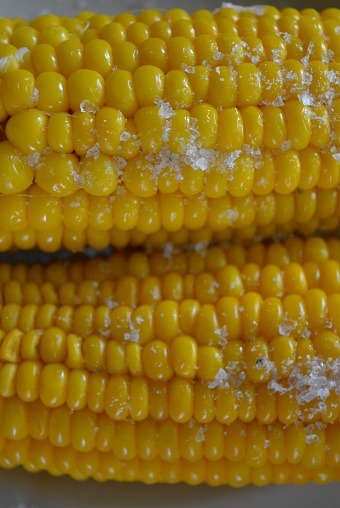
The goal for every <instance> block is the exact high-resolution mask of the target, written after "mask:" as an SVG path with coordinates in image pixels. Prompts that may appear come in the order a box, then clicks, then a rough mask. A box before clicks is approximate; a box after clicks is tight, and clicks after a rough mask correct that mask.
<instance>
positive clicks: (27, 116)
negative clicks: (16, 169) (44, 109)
mask: <svg viewBox="0 0 340 508" xmlns="http://www.w3.org/2000/svg"><path fill="white" fill-rule="evenodd" d="M47 126H48V117H47V115H46V114H44V113H41V112H40V111H39V110H38V109H35V108H34V109H33V108H32V109H27V110H25V111H21V112H20V113H18V114H16V115H14V116H12V117H11V118H10V119H9V120H8V122H7V124H6V136H7V139H8V141H9V142H10V143H11V144H12V145H13V146H15V148H18V149H19V150H21V151H22V152H24V153H25V154H28V155H33V154H34V153H36V152H37V153H42V152H43V151H44V150H45V148H46V147H47V135H46V134H47Z"/></svg>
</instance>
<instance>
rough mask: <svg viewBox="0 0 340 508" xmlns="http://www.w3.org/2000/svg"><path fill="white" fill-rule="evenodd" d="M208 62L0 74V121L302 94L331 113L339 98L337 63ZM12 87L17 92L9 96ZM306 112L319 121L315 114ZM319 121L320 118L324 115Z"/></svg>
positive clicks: (129, 113) (266, 100)
mask: <svg viewBox="0 0 340 508" xmlns="http://www.w3.org/2000/svg"><path fill="white" fill-rule="evenodd" d="M174 41H176V39H174ZM97 42H99V41H97ZM101 42H103V41H101ZM240 42H241V41H240ZM89 46H90V44H89V45H88V46H87V47H89ZM240 47H241V48H242V46H240ZM38 48H39V46H37V48H36V49H38ZM7 50H8V48H7ZM14 50H15V48H14ZM216 51H217V48H216ZM14 54H16V53H14ZM217 54H219V53H217ZM0 55H1V46H0ZM4 58H6V57H4ZM7 58H9V57H7ZM13 58H14V57H13ZM211 59H212V60H213V61H214V68H213V69H208V68H207V67H205V66H204V65H203V66H202V65H201V62H197V63H198V65H197V64H196V65H195V62H194V65H193V66H191V67H190V72H188V70H187V71H183V69H182V68H181V67H180V66H179V67H176V68H171V69H170V70H169V71H165V72H163V70H162V69H160V68H158V67H157V66H156V65H152V64H151V62H150V63H147V64H145V63H144V62H143V65H141V66H140V67H138V68H137V69H136V71H135V72H134V74H132V73H131V72H129V71H127V70H124V69H116V68H114V69H113V72H112V66H108V68H107V72H105V74H104V77H103V76H102V75H101V74H100V73H99V72H97V70H95V68H88V66H86V65H85V67H84V68H81V67H80V68H77V69H75V70H74V71H73V72H71V73H69V75H68V76H66V77H67V79H66V77H65V76H64V75H63V74H62V73H60V72H56V71H55V72H52V71H51V70H50V71H48V70H45V71H44V72H41V73H40V74H39V75H38V76H37V77H36V78H35V76H34V73H33V72H30V71H29V70H27V69H9V70H10V71H11V72H9V70H8V71H7V73H6V74H4V73H2V74H1V73H0V77H2V78H3V79H2V84H1V97H2V101H1V116H0V118H1V120H2V121H3V120H5V119H6V118H7V115H10V116H12V115H15V114H16V113H18V112H20V111H23V110H26V109H28V108H29V107H30V108H32V107H34V106H36V107H37V108H38V109H39V110H40V111H43V112H47V113H50V114H53V113H58V112H59V113H60V112H68V111H69V109H70V108H71V109H72V110H73V111H74V112H78V111H79V110H80V109H81V110H85V111H87V112H88V113H91V112H94V111H93V110H96V109H97V108H101V107H102V106H103V105H104V103H105V104H106V105H107V106H111V107H113V108H116V109H119V110H120V111H121V113H123V114H124V115H125V117H126V118H130V117H133V116H134V115H135V113H136V111H137V110H138V106H139V107H145V106H154V104H155V103H157V101H161V100H165V101H166V102H168V103H169V104H170V106H171V108H173V109H174V110H178V109H190V108H191V106H192V105H193V103H197V102H202V101H208V102H209V103H211V105H212V106H214V107H216V108H217V109H218V110H219V109H224V108H230V107H233V106H239V107H246V106H258V105H260V104H266V105H270V104H273V105H278V103H282V102H283V100H285V101H286V100H289V99H290V100H291V99H298V98H299V97H300V94H302V93H303V92H307V91H308V93H309V94H312V96H313V97H314V99H315V100H316V104H319V106H320V105H321V104H324V105H326V106H329V109H330V110H332V109H333V102H334V99H336V97H338V96H339V79H338V78H339V74H340V63H339V62H331V63H329V65H326V63H324V62H320V61H318V60H314V59H312V58H311V61H310V63H309V64H308V69H307V68H306V67H305V66H304V65H303V64H302V63H301V62H299V61H298V60H296V59H289V60H287V61H285V62H284V64H283V65H282V67H281V66H280V65H279V64H278V63H276V62H271V61H265V62H262V63H260V65H259V66H258V67H256V66H255V65H254V64H252V63H250V62H245V63H241V62H240V63H239V64H238V65H237V67H236V70H237V72H236V71H235V70H234V69H232V68H230V67H229V66H227V65H225V64H223V62H221V61H219V60H216V59H215V60H214V59H213V56H211ZM96 63H97V64H98V58H97V60H96ZM93 67H95V66H93ZM32 70H33V69H32ZM307 74H308V79H307ZM104 78H105V80H104ZM80 82H81V86H80ZM273 83H275V84H273ZM15 86H16V87H17V89H18V91H17V92H14V91H13V88H14V87H15ZM117 90H119V92H118V91H117ZM19 91H20V92H21V93H20V94H19ZM330 91H332V94H333V95H332V97H331V96H330ZM326 92H328V94H327V93H326ZM306 108H307V109H308V106H307V107H306ZM307 109H306V110H307ZM295 110H297V108H295ZM312 111H313V112H315V113H316V114H317V115H318V116H321V111H320V110H318V109H317V108H316V109H315V110H314V109H313V110H312ZM297 112H298V111H297ZM300 115H301V113H300ZM323 116H324V117H326V116H327V115H326V113H323ZM326 127H327V125H326ZM326 127H325V129H324V130H326Z"/></svg>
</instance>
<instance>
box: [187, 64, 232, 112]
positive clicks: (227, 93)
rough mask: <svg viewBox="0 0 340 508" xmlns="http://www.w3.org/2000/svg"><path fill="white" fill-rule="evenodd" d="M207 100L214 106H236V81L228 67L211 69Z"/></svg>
mask: <svg viewBox="0 0 340 508" xmlns="http://www.w3.org/2000/svg"><path fill="white" fill-rule="evenodd" d="M195 69H196V68H195ZM208 100H209V103H210V104H211V105H212V106H214V107H215V108H223V109H224V108H231V107H234V106H236V103H237V81H236V78H235V76H234V74H233V72H232V71H231V69H230V68H229V67H225V66H218V67H216V68H215V69H213V70H212V72H211V75H210V85H209V92H208Z"/></svg>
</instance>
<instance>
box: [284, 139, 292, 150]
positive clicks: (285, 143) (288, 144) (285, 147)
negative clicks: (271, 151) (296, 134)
mask: <svg viewBox="0 0 340 508" xmlns="http://www.w3.org/2000/svg"><path fill="white" fill-rule="evenodd" d="M291 148H292V144H291V142H290V141H289V140H287V141H284V142H283V143H282V144H281V150H282V151H283V152H286V151H287V150H290V149H291Z"/></svg>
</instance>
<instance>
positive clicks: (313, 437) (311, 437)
mask: <svg viewBox="0 0 340 508" xmlns="http://www.w3.org/2000/svg"><path fill="white" fill-rule="evenodd" d="M318 441H319V438H318V436H317V435H316V434H309V435H307V436H306V443H307V444H312V443H317V442H318Z"/></svg>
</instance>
